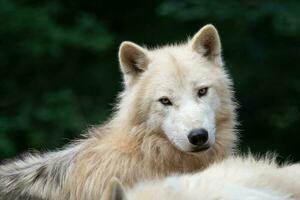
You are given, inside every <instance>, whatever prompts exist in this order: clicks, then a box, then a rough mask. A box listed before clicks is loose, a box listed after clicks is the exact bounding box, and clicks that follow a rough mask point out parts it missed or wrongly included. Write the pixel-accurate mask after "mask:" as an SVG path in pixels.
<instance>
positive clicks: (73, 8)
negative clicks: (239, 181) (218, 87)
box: [0, 0, 300, 160]
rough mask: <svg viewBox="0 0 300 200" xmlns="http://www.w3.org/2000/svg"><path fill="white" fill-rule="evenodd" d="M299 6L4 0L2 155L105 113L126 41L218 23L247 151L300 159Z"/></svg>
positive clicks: (50, 140)
mask: <svg viewBox="0 0 300 200" xmlns="http://www.w3.org/2000/svg"><path fill="white" fill-rule="evenodd" d="M299 11H300V2H299V1H296V0H287V1H237V0H230V1H222V0H215V1H211V0H181V1H179V0H154V1H137V0H134V1H120V2H115V1H100V0H98V1H95V0H90V1H81V0H72V1H71V0H64V1H59V0H52V1H38V0H0V24H1V26H0V38H1V39H0V60H1V62H0V97H1V99H0V159H3V158H8V157H11V156H14V155H16V154H19V153H20V152H23V151H26V150H28V149H38V150H42V151H43V150H48V149H54V148H56V147H62V146H63V144H65V143H67V142H69V140H70V139H73V138H76V137H77V136H78V135H79V134H81V133H82V132H83V131H84V130H85V129H86V128H87V127H88V125H93V124H97V123H99V122H101V121H103V120H105V119H106V118H107V117H108V116H109V113H110V112H111V108H112V104H113V103H114V102H115V96H116V94H117V92H118V91H120V89H121V87H120V80H121V79H120V73H119V69H118V62H117V50H118V45H119V44H120V42H121V41H123V40H132V41H134V42H137V43H139V44H146V45H148V46H154V45H157V44H159V45H161V44H165V43H168V42H176V41H180V40H184V39H186V37H187V36H188V35H192V34H193V33H195V32H196V31H197V30H198V29H199V28H200V27H201V26H203V25H205V24H207V23H213V24H214V25H215V26H216V27H217V28H218V29H219V32H220V35H221V39H222V45H223V50H224V51H223V54H224V59H225V61H226V66H227V68H228V70H229V72H230V73H231V74H232V76H233V79H234V82H235V88H236V94H237V99H238V101H239V102H240V104H241V107H240V109H239V115H240V117H239V118H240V121H241V126H240V129H241V149H242V150H246V151H247V150H248V148H250V149H251V150H252V151H254V152H261V153H264V152H266V151H276V152H277V153H279V155H280V156H282V157H283V158H286V157H290V158H291V159H294V160H300V152H299V150H298V148H297V145H298V142H299V141H300V131H299V129H300V75H299V74H300V67H299V66H298V65H299V62H300V38H299V35H300V12H299Z"/></svg>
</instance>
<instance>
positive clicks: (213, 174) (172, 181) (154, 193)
mask: <svg viewBox="0 0 300 200" xmlns="http://www.w3.org/2000/svg"><path fill="white" fill-rule="evenodd" d="M158 199H160V200H203V199H206V200H240V199H244V200H296V199H300V165H299V164H295V165H289V166H278V165H277V164H276V163H275V162H274V159H268V158H266V159H261V160H256V159H254V158H253V157H251V156H250V157H247V158H241V157H231V158H229V159H226V160H224V161H222V162H220V163H216V164H213V165H212V166H210V167H208V168H207V169H206V170H204V171H202V172H198V173H196V174H191V175H181V176H171V177H168V178H165V179H162V180H161V179H159V180H152V181H146V182H140V183H138V184H137V185H135V186H134V187H133V188H131V189H128V190H127V191H125V190H124V189H123V186H122V185H121V184H120V183H119V181H118V180H117V179H112V181H111V183H110V185H109V186H108V187H107V189H106V190H105V193H104V196H103V198H102V200H158Z"/></svg>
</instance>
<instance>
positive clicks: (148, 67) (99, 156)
mask: <svg viewBox="0 0 300 200" xmlns="http://www.w3.org/2000/svg"><path fill="white" fill-rule="evenodd" d="M119 60H120V65H121V70H122V72H123V75H124V85H125V89H124V91H123V92H122V94H121V95H120V102H119V103H118V105H117V106H116V108H117V109H116V112H115V113H114V115H113V116H112V118H111V119H110V120H109V121H108V122H107V123H105V124H104V125H102V126H97V127H94V128H92V129H91V130H89V131H88V133H87V134H86V135H87V136H86V138H84V139H82V140H80V141H78V142H74V143H73V144H72V145H70V146H68V147H66V148H65V149H63V150H60V151H57V152H51V153H45V154H40V155H28V156H25V157H24V159H23V160H20V159H19V160H15V161H11V162H8V163H6V164H4V165H2V166H0V198H3V199H13V200H16V199H22V200H23V199H32V198H36V199H38V198H39V199H47V200H49V199H51V200H52V199H55V200H57V199H64V200H65V199H72V200H79V199H88V200H92V199H97V200H98V199H99V198H100V196H101V194H102V191H103V189H104V186H105V185H106V184H107V183H108V182H109V180H110V179H111V178H112V177H113V176H116V177H117V178H119V179H120V180H121V181H122V183H123V184H124V185H126V186H130V185H133V184H134V183H136V182H137V181H138V180H140V179H153V178H154V177H157V176H159V177H165V176H167V175H170V174H172V173H187V172H194V171H198V170H201V169H204V168H205V167H206V166H207V165H208V164H209V163H211V162H213V161H215V160H219V159H223V158H225V157H227V156H228V155H230V154H231V153H232V151H233V148H234V146H235V141H236V132H235V125H236V117H235V115H236V112H235V103H234V100H233V91H232V83H231V80H230V78H229V77H228V75H227V73H226V69H225V68H224V67H223V63H222V59H221V43H220V39H219V34H218V32H217V30H216V29H215V27H214V26H212V25H207V26H205V27H203V28H201V29H200V30H199V32H198V33H196V34H195V35H194V36H193V38H192V39H191V40H189V41H187V42H186V43H182V44H178V45H168V46H164V47H161V48H157V49H146V48H143V47H140V46H138V45H137V44H134V43H132V42H123V43H122V44H121V46H120V50H119Z"/></svg>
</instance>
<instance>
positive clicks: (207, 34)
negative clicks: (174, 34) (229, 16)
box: [190, 24, 222, 65]
mask: <svg viewBox="0 0 300 200" xmlns="http://www.w3.org/2000/svg"><path fill="white" fill-rule="evenodd" d="M190 44H191V47H192V49H193V51H196V52H197V53H199V54H201V55H202V56H203V57H206V58H207V59H208V60H211V61H214V62H216V63H217V64H221V65H222V59H221V42H220V37H219V34H218V31H217V29H216V28H215V27H214V26H213V25H211V24H208V25H206V26H204V27H202V28H201V29H200V30H199V31H198V32H197V33H196V34H195V35H194V37H193V38H192V40H191V42H190Z"/></svg>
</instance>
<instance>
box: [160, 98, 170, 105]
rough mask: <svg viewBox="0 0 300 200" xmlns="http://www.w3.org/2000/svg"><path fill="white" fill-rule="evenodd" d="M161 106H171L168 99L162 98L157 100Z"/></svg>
mask: <svg viewBox="0 0 300 200" xmlns="http://www.w3.org/2000/svg"><path fill="white" fill-rule="evenodd" d="M158 101H159V102H160V103H161V104H163V105H165V106H171V105H172V102H171V101H170V99H169V98H168V97H162V98H160V99H159V100H158Z"/></svg>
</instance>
